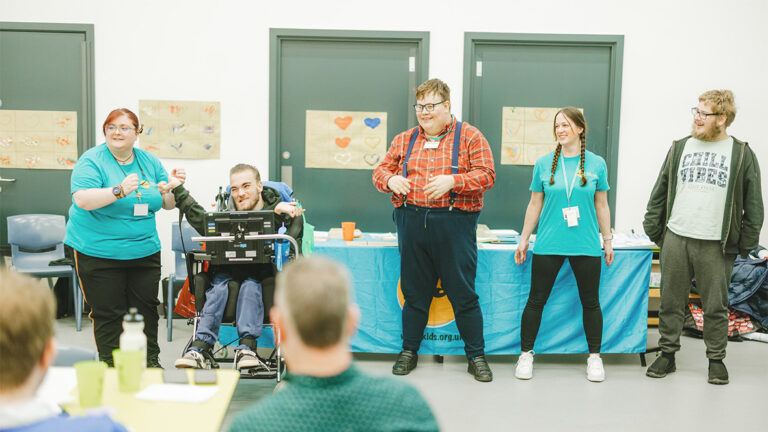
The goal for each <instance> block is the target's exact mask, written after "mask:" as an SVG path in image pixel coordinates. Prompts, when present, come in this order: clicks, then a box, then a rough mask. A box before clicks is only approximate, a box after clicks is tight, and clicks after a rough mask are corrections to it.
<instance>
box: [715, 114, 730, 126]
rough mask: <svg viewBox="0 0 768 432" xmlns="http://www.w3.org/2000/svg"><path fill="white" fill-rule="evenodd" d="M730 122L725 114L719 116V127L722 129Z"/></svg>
mask: <svg viewBox="0 0 768 432" xmlns="http://www.w3.org/2000/svg"><path fill="white" fill-rule="evenodd" d="M726 121H728V116H727V115H725V114H720V115H719V116H717V125H718V126H720V127H723V126H725V122H726Z"/></svg>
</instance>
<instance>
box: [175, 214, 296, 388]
mask: <svg viewBox="0 0 768 432" xmlns="http://www.w3.org/2000/svg"><path fill="white" fill-rule="evenodd" d="M302 229H303V220H302V219H301V218H298V219H296V221H295V222H294V223H293V224H291V227H290V229H289V230H288V232H287V233H286V234H249V233H247V232H243V233H240V234H239V237H237V236H238V235H234V236H233V235H222V236H211V235H207V236H201V237H193V238H192V240H193V241H204V242H206V244H207V246H211V245H212V243H219V242H222V243H224V244H226V245H232V244H233V242H234V243H235V244H237V242H238V241H243V242H244V241H248V242H251V243H250V244H251V245H257V249H260V250H262V251H264V253H263V255H260V256H261V257H262V259H263V260H262V261H258V263H262V264H264V263H267V262H273V261H274V260H275V258H276V257H277V255H279V254H282V251H281V250H280V248H279V247H277V246H278V244H279V243H278V242H279V241H283V243H285V242H287V243H288V248H289V249H288V252H289V253H288V257H289V260H292V259H295V258H296V257H297V256H298V255H299V254H300V253H301V250H300V247H299V244H298V243H297V242H296V240H295V239H294V237H293V236H297V235H298V233H300V232H301V230H302ZM227 234H229V233H227ZM212 249H216V248H213V247H206V250H190V251H188V252H187V253H186V266H187V274H188V275H189V290H190V292H191V294H192V295H193V296H194V299H195V316H194V317H193V318H192V325H193V333H192V337H190V339H189V341H188V342H187V344H186V346H185V347H184V351H183V352H186V351H187V350H188V349H189V347H190V346H191V344H192V342H193V341H194V339H195V335H196V334H197V327H198V325H199V322H200V318H201V313H202V310H203V306H204V305H205V301H206V295H205V293H206V291H207V290H208V289H209V288H210V287H211V277H212V275H211V274H210V273H209V272H208V271H207V270H206V264H221V261H222V260H223V259H224V258H223V257H222V254H221V253H219V255H218V256H217V251H216V250H212ZM218 251H219V252H221V248H218ZM240 252H242V251H240ZM240 252H238V253H240ZM238 263H239V262H237V261H233V262H227V264H238ZM242 264H253V262H242ZM260 282H261V285H262V301H263V303H264V312H265V313H264V328H268V327H272V330H273V333H274V342H275V343H274V347H275V348H274V349H273V350H272V352H271V353H270V354H269V355H268V356H267V357H262V356H260V355H259V354H258V352H257V353H256V358H257V360H258V362H259V366H257V367H254V368H249V369H243V370H241V378H266V379H276V380H277V381H278V382H280V381H281V379H282V374H283V372H284V371H285V364H284V362H283V358H282V356H281V351H280V344H279V341H280V332H279V329H277V328H275V327H273V326H272V325H271V323H270V321H269V309H270V308H271V307H272V305H273V303H274V291H275V277H274V276H271V277H267V278H265V279H263V280H261V281H260ZM227 288H228V291H229V294H228V297H227V302H226V306H225V309H224V315H223V317H222V320H221V325H222V326H236V324H237V323H236V322H235V317H236V312H237V299H238V295H239V291H240V282H239V281H237V280H231V281H229V283H228V286H227ZM238 341H239V338H237V337H236V338H235V339H233V340H232V341H221V340H220V341H219V343H217V344H216V346H215V347H214V349H213V355H212V356H211V355H209V354H208V353H204V354H203V356H204V357H205V360H206V367H207V368H218V367H219V364H218V362H219V361H221V362H229V361H231V362H232V368H233V369H234V368H236V367H237V365H236V363H235V361H234V360H233V359H228V358H227V351H228V347H230V346H231V345H235V346H236V345H238Z"/></svg>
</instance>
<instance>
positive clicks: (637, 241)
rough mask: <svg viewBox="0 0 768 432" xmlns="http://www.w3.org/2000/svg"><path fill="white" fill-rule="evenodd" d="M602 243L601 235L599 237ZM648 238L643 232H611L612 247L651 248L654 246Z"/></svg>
mask: <svg viewBox="0 0 768 432" xmlns="http://www.w3.org/2000/svg"><path fill="white" fill-rule="evenodd" d="M600 241H601V243H602V237H601V239H600ZM655 246H656V244H654V243H653V242H652V241H651V239H650V238H648V236H647V235H645V234H639V233H621V232H617V233H613V248H614V249H651V248H653V247H655Z"/></svg>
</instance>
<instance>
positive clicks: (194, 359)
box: [173, 349, 206, 369]
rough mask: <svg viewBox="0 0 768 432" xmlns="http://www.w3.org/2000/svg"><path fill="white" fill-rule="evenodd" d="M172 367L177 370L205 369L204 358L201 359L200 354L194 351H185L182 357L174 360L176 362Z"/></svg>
mask: <svg viewBox="0 0 768 432" xmlns="http://www.w3.org/2000/svg"><path fill="white" fill-rule="evenodd" d="M173 365H174V366H176V367H177V368H195V369H205V368H206V364H205V357H203V355H202V354H200V352H198V351H195V350H193V349H191V350H189V351H187V352H185V353H184V357H182V358H180V359H176V362H174V363H173Z"/></svg>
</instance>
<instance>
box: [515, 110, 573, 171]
mask: <svg viewBox="0 0 768 432" xmlns="http://www.w3.org/2000/svg"><path fill="white" fill-rule="evenodd" d="M558 110H559V108H541V107H538V108H537V107H502V109H501V164H502V165H533V164H535V163H536V159H538V158H539V157H541V156H544V155H545V154H547V153H549V152H551V151H552V150H554V149H555V145H556V141H555V134H554V132H553V130H552V125H553V122H554V118H555V114H557V111H558ZM581 111H582V112H584V110H583V109H581Z"/></svg>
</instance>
